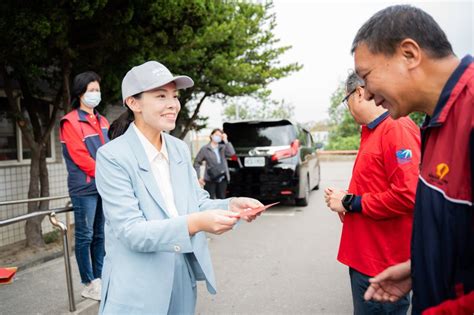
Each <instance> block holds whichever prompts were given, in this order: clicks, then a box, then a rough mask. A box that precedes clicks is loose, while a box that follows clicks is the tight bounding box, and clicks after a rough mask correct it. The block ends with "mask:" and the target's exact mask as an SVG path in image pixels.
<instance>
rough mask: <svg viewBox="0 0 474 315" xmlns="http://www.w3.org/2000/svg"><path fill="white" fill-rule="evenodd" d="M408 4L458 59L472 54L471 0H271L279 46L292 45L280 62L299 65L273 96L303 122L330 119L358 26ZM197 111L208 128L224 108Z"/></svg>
mask: <svg viewBox="0 0 474 315" xmlns="http://www.w3.org/2000/svg"><path fill="white" fill-rule="evenodd" d="M393 4H411V5H414V6H417V7H419V8H421V9H423V10H425V11H426V12H428V13H429V14H430V15H431V16H433V18H434V19H435V20H436V21H437V22H438V24H439V25H440V26H441V28H442V29H443V30H444V32H445V33H446V35H447V36H448V40H449V41H450V42H451V45H452V46H453V49H454V52H455V54H456V55H457V56H458V57H461V58H462V57H463V56H465V55H466V54H468V53H469V54H474V20H473V16H474V0H464V1H398V2H395V1H352V2H349V1H337V0H336V1H321V0H313V1H309V0H274V8H273V11H274V12H275V14H276V23H277V26H276V28H275V35H276V38H279V39H280V43H279V44H277V45H280V46H287V45H291V46H292V48H291V49H290V50H289V51H287V52H286V53H285V54H284V55H283V56H281V57H280V61H281V64H288V63H293V62H298V63H300V64H302V65H303V69H302V70H300V71H299V72H296V73H294V74H292V75H291V76H289V77H286V78H283V79H280V80H279V81H276V82H274V83H272V84H271V85H270V86H269V87H270V89H271V91H272V94H271V97H272V98H273V99H276V100H281V99H284V100H285V101H286V102H287V103H290V104H292V105H293V106H294V109H295V112H294V119H295V120H296V121H298V122H301V123H305V122H308V121H321V120H324V119H327V118H328V108H329V101H330V98H331V94H332V93H333V92H334V91H335V90H336V88H337V86H338V84H339V82H341V81H343V80H344V79H345V78H346V76H347V74H348V71H349V70H350V69H352V68H353V67H354V61H353V57H352V55H351V53H350V49H351V44H352V40H353V39H354V37H355V35H356V33H357V31H358V30H359V28H360V27H361V26H362V25H363V24H364V22H365V21H367V20H368V19H369V18H370V17H371V16H372V15H373V14H374V13H376V12H377V11H379V10H381V9H383V8H385V7H387V6H390V5H393ZM201 114H203V115H207V116H209V126H210V127H220V126H221V125H222V106H221V105H220V104H218V103H211V102H208V103H204V104H203V107H202V110H201Z"/></svg>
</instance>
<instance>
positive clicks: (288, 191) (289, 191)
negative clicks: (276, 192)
mask: <svg viewBox="0 0 474 315" xmlns="http://www.w3.org/2000/svg"><path fill="white" fill-rule="evenodd" d="M292 193H293V192H292V191H291V190H282V191H280V194H282V195H291V194H292Z"/></svg>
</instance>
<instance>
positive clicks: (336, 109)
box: [326, 82, 360, 150]
mask: <svg viewBox="0 0 474 315" xmlns="http://www.w3.org/2000/svg"><path fill="white" fill-rule="evenodd" d="M344 96H345V88H344V82H341V83H339V86H338V87H337V89H336V90H335V91H334V93H333V94H332V95H331V101H330V107H329V123H330V130H329V143H328V146H327V147H326V149H328V150H357V149H358V148H359V142H360V127H359V125H358V124H357V123H356V122H355V121H354V119H353V118H352V116H351V114H350V112H349V110H348V109H347V108H346V107H345V106H344V105H342V104H341V102H342V100H343V99H344Z"/></svg>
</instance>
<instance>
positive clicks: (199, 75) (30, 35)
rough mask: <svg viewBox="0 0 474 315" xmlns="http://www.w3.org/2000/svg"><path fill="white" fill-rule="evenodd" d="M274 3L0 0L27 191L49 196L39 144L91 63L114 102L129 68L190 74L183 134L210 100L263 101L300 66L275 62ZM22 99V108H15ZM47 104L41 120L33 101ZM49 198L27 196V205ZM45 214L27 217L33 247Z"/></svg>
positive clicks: (1, 55) (5, 67)
mask: <svg viewBox="0 0 474 315" xmlns="http://www.w3.org/2000/svg"><path fill="white" fill-rule="evenodd" d="M271 10H272V3H271V2H265V3H254V2H243V1H212V0H193V1H189V0H166V1H165V0H116V1H108V0H65V1H54V0H43V1H28V2H27V1H18V0H16V1H12V0H4V1H2V2H1V3H0V12H1V16H0V33H1V34H2V41H0V61H1V65H0V71H1V72H0V73H1V77H2V80H3V85H4V86H3V87H4V89H5V92H6V94H7V98H8V104H9V109H10V112H11V114H12V115H13V116H14V117H15V119H16V120H17V122H18V125H19V126H20V128H21V130H22V133H23V134H24V136H25V139H26V141H27V143H28V145H29V146H30V147H31V150H32V158H31V170H30V188H29V192H28V197H30V198H33V197H38V196H48V195H49V183H48V172H47V167H46V156H45V147H46V143H47V141H48V139H49V135H50V133H51V130H52V129H53V127H54V125H55V123H56V121H57V116H58V114H59V113H62V112H68V111H69V110H70V99H69V95H70V81H71V77H72V76H73V75H75V74H77V73H80V72H83V71H86V70H94V71H96V72H97V73H98V74H99V75H100V76H101V77H102V82H101V90H102V99H103V100H104V102H103V103H104V104H105V103H120V83H121V80H122V78H123V76H124V75H125V73H126V71H127V70H129V69H130V68H131V67H132V66H134V65H137V64H139V63H142V62H145V61H148V60H158V61H160V62H162V63H163V64H165V65H166V66H167V67H168V68H169V69H170V70H171V71H172V72H174V73H177V74H186V75H189V76H190V77H192V78H193V79H194V81H195V86H194V88H192V89H188V90H186V91H183V93H181V95H180V101H181V104H182V111H181V113H180V115H179V117H178V123H177V128H176V129H175V131H174V132H173V133H174V134H175V135H176V136H178V137H184V136H185V135H186V133H187V132H188V131H189V130H190V129H193V128H195V129H196V128H200V127H202V126H203V124H205V117H201V116H200V115H199V110H200V108H201V105H202V104H203V102H204V101H205V100H207V99H227V98H229V97H235V96H253V97H260V98H264V97H265V96H267V95H268V89H267V86H268V84H269V83H271V82H273V81H274V80H277V79H279V78H282V77H285V76H288V75H289V74H291V73H292V72H294V71H297V70H299V69H300V68H301V66H300V65H298V64H296V63H294V64H289V65H280V63H279V60H278V59H279V57H280V56H281V55H282V54H283V53H284V52H285V51H287V50H288V49H289V48H290V47H288V46H285V47H281V46H280V47H279V46H277V44H278V39H277V38H275V36H274V34H273V31H274V28H275V26H276V20H275V15H274V14H273V13H272V12H271ZM18 98H21V99H22V104H24V106H25V107H26V111H25V112H23V111H21V110H19V108H18V106H17V99H18ZM48 104H51V105H52V108H53V110H52V112H51V115H50V116H49V117H47V119H46V120H47V121H45V122H41V121H40V118H39V114H38V108H39V106H48ZM47 206H48V203H45V202H43V203H40V204H37V203H30V205H29V212H32V211H36V210H38V209H39V208H47ZM41 220H42V218H40V219H38V220H32V221H29V222H28V224H27V228H26V232H27V240H28V244H29V245H33V246H42V245H43V243H42V238H41V224H40V223H41Z"/></svg>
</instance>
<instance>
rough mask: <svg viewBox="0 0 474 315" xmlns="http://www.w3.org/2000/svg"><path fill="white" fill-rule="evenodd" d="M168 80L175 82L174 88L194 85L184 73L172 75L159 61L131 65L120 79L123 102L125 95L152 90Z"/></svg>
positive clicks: (168, 81)
mask: <svg viewBox="0 0 474 315" xmlns="http://www.w3.org/2000/svg"><path fill="white" fill-rule="evenodd" d="M170 82H174V83H176V89H178V90H179V89H186V88H189V87H192V86H193V85H194V82H193V80H192V79H191V78H190V77H188V76H185V75H179V76H173V75H172V74H171V72H170V71H169V70H168V68H166V67H165V66H164V65H162V64H161V63H159V62H156V61H148V62H145V63H144V64H141V65H139V66H136V67H133V68H132V69H131V70H130V71H128V72H127V74H126V75H125V77H124V78H123V80H122V101H123V103H124V104H125V100H126V99H127V97H130V96H133V95H135V94H138V93H141V92H145V91H149V90H153V89H155V88H158V87H160V86H163V85H166V84H168V83H170Z"/></svg>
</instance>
